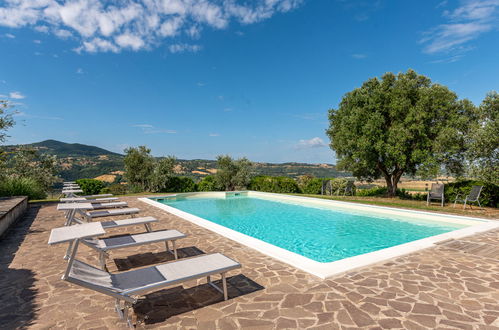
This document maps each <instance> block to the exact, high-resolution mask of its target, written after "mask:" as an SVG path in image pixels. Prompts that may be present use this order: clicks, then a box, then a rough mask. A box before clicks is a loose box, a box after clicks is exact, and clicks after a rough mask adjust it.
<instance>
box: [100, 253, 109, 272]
mask: <svg viewBox="0 0 499 330" xmlns="http://www.w3.org/2000/svg"><path fill="white" fill-rule="evenodd" d="M99 263H100V268H101V269H102V270H107V267H106V252H103V251H101V252H99Z"/></svg>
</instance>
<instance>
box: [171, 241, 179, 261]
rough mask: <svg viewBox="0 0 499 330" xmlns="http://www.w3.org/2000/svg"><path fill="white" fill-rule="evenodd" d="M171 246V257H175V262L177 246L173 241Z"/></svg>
mask: <svg viewBox="0 0 499 330" xmlns="http://www.w3.org/2000/svg"><path fill="white" fill-rule="evenodd" d="M172 246H173V256H174V257H175V260H177V259H178V254H177V245H176V244H175V241H172Z"/></svg>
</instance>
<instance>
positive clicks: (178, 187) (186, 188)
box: [162, 176, 196, 192]
mask: <svg viewBox="0 0 499 330" xmlns="http://www.w3.org/2000/svg"><path fill="white" fill-rule="evenodd" d="M191 191H196V183H195V182H194V180H192V179H191V178H188V177H186V176H174V177H172V178H170V179H169V180H168V182H167V184H166V187H165V189H164V191H162V192H191Z"/></svg>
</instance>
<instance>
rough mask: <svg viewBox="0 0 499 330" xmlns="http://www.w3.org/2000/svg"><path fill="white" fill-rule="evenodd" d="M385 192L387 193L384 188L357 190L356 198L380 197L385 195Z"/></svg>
mask: <svg viewBox="0 0 499 330" xmlns="http://www.w3.org/2000/svg"><path fill="white" fill-rule="evenodd" d="M387 191H388V189H386V187H374V188H371V189H359V190H357V193H356V195H357V196H364V197H368V196H381V195H386V192H387Z"/></svg>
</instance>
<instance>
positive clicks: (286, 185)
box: [249, 176, 300, 193]
mask: <svg viewBox="0 0 499 330" xmlns="http://www.w3.org/2000/svg"><path fill="white" fill-rule="evenodd" d="M249 187H250V189H251V190H256V191H266V192H274V193H299V192H300V187H298V183H296V181H295V180H293V179H291V178H288V177H283V176H279V177H272V176H256V177H254V178H252V179H251V182H250V186H249Z"/></svg>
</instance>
